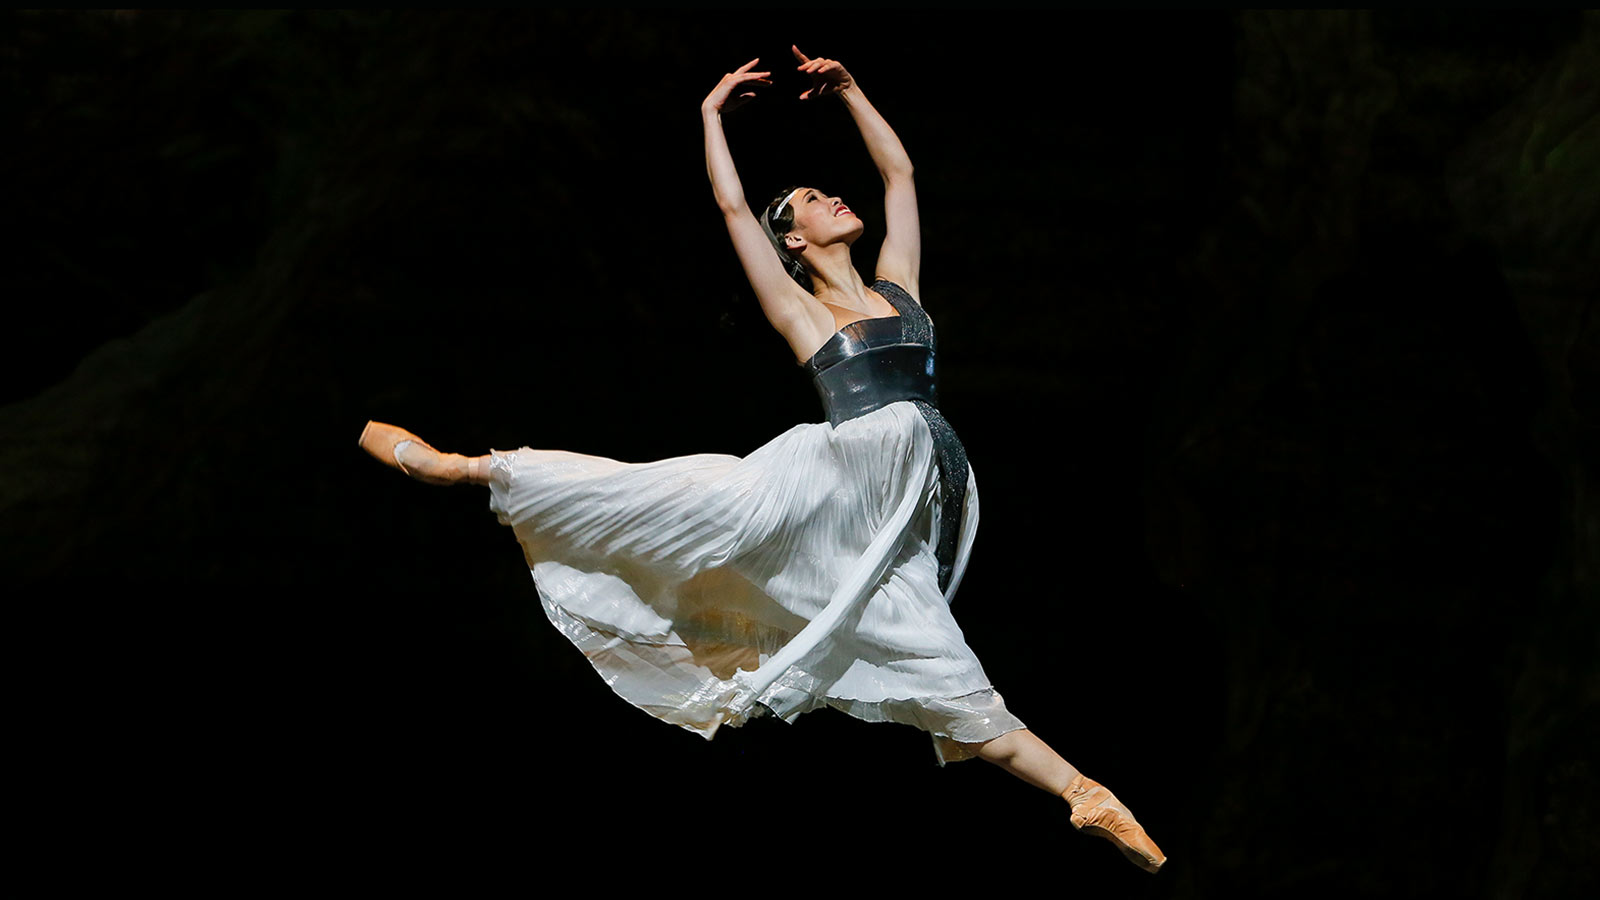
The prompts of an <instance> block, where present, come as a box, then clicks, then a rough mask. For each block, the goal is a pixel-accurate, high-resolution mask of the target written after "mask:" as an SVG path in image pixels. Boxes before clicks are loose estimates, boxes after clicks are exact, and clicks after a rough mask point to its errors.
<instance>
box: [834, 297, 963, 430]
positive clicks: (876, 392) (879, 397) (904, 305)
mask: <svg viewBox="0 0 1600 900" xmlns="http://www.w3.org/2000/svg"><path fill="white" fill-rule="evenodd" d="M872 289H873V290H874V291H877V292H878V294H879V295H881V296H882V297H883V298H884V299H885V300H888V301H889V303H890V304H891V305H892V306H894V308H895V311H896V312H898V313H899V314H900V315H898V316H887V317H884V318H877V319H862V320H860V321H858V322H851V323H850V324H849V325H846V326H845V327H843V328H841V329H839V330H838V331H836V332H834V335H833V337H831V338H829V339H828V342H827V343H826V344H823V345H822V348H821V349H820V350H818V351H817V352H816V353H815V354H813V355H812V357H811V359H809V360H807V361H806V363H805V367H806V370H807V371H809V372H810V373H811V378H812V383H813V384H815V385H816V388H817V394H818V395H819V396H820V397H821V398H822V408H823V411H824V412H826V413H827V414H828V421H829V422H831V423H833V424H834V425H838V424H840V423H842V422H846V421H848V420H850V419H854V418H855V417H857V416H864V415H866V414H867V413H869V412H872V411H873V410H876V409H881V408H883V407H885V406H888V405H889V404H890V403H894V402H896V401H898V400H914V401H921V402H923V403H926V404H928V405H929V406H933V407H937V406H938V404H939V392H938V381H937V378H936V374H935V371H934V349H935V348H934V337H933V320H931V319H929V318H928V314H927V313H926V312H924V311H923V310H922V306H921V305H920V304H918V303H917V301H915V300H913V299H912V298H911V295H910V294H908V293H906V291H905V289H904V288H902V287H900V286H899V285H897V284H895V283H894V282H892V281H884V280H883V279H881V278H880V279H878V280H877V281H875V282H873V283H872Z"/></svg>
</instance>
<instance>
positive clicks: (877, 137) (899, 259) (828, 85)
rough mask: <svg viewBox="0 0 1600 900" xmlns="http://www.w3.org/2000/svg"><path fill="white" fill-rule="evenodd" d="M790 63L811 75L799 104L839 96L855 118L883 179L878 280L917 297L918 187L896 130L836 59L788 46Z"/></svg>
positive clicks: (919, 265)
mask: <svg viewBox="0 0 1600 900" xmlns="http://www.w3.org/2000/svg"><path fill="white" fill-rule="evenodd" d="M790 49H791V50H792V51H794V58H795V59H797V60H799V61H800V65H799V66H797V67H796V68H798V69H799V70H800V71H801V72H805V73H807V74H809V75H810V76H811V79H812V84H811V90H809V91H806V92H805V93H803V94H801V95H800V99H802V100H808V99H811V98H813V97H826V96H830V95H832V96H837V97H838V98H839V99H840V100H841V101H843V102H844V105H845V109H848V110H849V111H850V117H851V118H853V119H855V122H856V128H858V129H860V131H861V139H862V140H863V141H865V142H866V144H867V153H869V154H870V155H871V156H872V162H873V164H874V165H876V166H877V167H878V173H879V174H880V175H882V176H883V214H884V226H885V228H886V230H887V231H888V236H887V237H885V238H884V240H883V249H882V250H880V251H879V252H878V271H877V275H878V277H879V278H887V279H888V280H890V281H892V282H894V283H896V284H898V285H900V286H901V287H903V288H905V289H906V290H907V291H910V292H911V296H912V297H915V298H919V299H918V302H921V300H920V298H921V296H922V295H921V293H920V292H919V290H918V283H917V282H918V278H919V276H920V274H921V271H922V224H921V222H920V221H919V220H918V218H917V188H916V184H915V183H914V182H913V180H912V178H911V157H910V156H907V155H906V148H905V146H904V145H902V144H901V143H900V138H899V137H898V136H896V135H895V133H894V129H893V128H890V127H889V123H888V122H886V121H884V118H883V116H882V115H880V114H879V113H878V111H877V109H875V108H873V106H872V103H871V102H869V101H868V100H867V96H866V94H863V93H862V92H861V86H860V85H859V84H857V83H856V81H855V79H853V78H851V77H850V73H849V72H847V71H845V68H844V66H843V65H842V64H840V62H839V61H838V60H833V59H822V58H817V59H812V58H811V57H808V56H806V55H805V54H804V53H801V52H800V48H799V47H793V46H791V47H790Z"/></svg>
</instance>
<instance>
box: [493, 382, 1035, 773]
mask: <svg viewBox="0 0 1600 900" xmlns="http://www.w3.org/2000/svg"><path fill="white" fill-rule="evenodd" d="M492 458H493V465H492V470H491V473H492V474H491V479H490V490H491V492H492V494H493V497H492V499H491V501H490V508H491V509H492V510H493V511H494V512H495V513H496V514H497V515H498V516H499V519H500V521H501V522H502V523H504V524H507V525H510V526H512V528H513V529H514V530H515V532H516V535H517V540H518V541H519V542H520V543H521V544H522V548H523V552H524V555H525V556H526V558H527V561H528V565H529V567H530V568H531V569H532V570H533V578H534V582H535V584H536V585H537V586H538V591H539V596H540V599H541V601H542V602H543V604H544V609H545V613H546V614H547V615H548V616H549V617H550V621H551V622H552V623H553V624H554V625H555V626H556V628H558V629H560V630H561V632H562V633H563V634H565V635H566V636H567V638H568V639H570V640H571V641H572V643H573V644H575V645H576V646H577V647H578V649H579V650H581V651H582V652H583V653H584V655H585V656H586V657H588V659H589V661H590V662H591V663H592V664H593V665H594V667H595V669H596V670H597V671H599V673H600V674H601V676H602V677H604V678H605V680H606V683H607V684H609V685H611V687H612V689H613V690H615V691H616V692H617V694H618V695H620V696H621V697H623V699H625V700H627V701H629V702H630V703H632V704H634V705H635V706H638V707H639V708H640V709H643V710H645V711H646V712H648V713H650V714H651V715H654V716H656V717H658V718H660V719H662V720H664V721H667V722H671V723H673V724H675V725H679V726H682V727H684V728H687V729H689V730H691V731H695V732H698V733H699V734H701V735H703V736H705V737H707V738H710V737H711V736H712V735H713V734H714V733H715V732H716V730H717V728H718V727H719V726H721V725H740V724H743V723H744V722H745V721H746V720H747V719H749V718H750V717H751V716H754V715H758V714H760V713H761V712H762V710H763V708H765V709H769V710H771V711H772V712H774V713H776V714H777V715H779V716H781V717H782V718H784V719H786V720H788V721H793V720H794V718H795V717H796V716H798V715H800V714H801V713H803V712H806V711H807V710H811V709H815V708H817V707H818V706H823V705H826V706H831V707H834V708H835V709H839V710H842V711H844V712H846V713H849V714H850V715H853V716H856V717H857V718H860V719H865V720H868V721H895V722H904V723H906V724H909V725H914V726H916V727H918V728H921V729H923V730H925V731H928V732H929V733H931V734H932V735H933V737H934V745H935V749H936V750H937V752H938V753H939V757H940V760H941V762H943V761H949V760H955V759H964V758H967V757H968V756H970V753H969V752H967V751H966V750H965V749H964V748H962V747H961V746H960V745H961V744H971V743H979V742H982V741H987V740H990V739H993V738H996V737H999V736H1000V735H1002V734H1005V733H1006V732H1009V731H1015V730H1017V729H1019V728H1022V727H1024V726H1023V724H1022V722H1021V721H1019V720H1018V719H1017V718H1016V717H1015V716H1012V715H1011V714H1010V713H1009V712H1007V711H1006V708H1005V702H1004V701H1003V700H1002V699H1001V697H1000V695H999V693H998V692H996V691H995V690H994V689H993V687H992V686H991V685H990V683H989V680H988V678H987V677H986V676H985V675H984V672H983V667H982V666H981V665H979V663H978V659H977V657H976V656H975V655H973V652H972V650H971V649H969V648H968V647H967V643H966V640H965V638H964V637H963V636H962V634H961V629H960V628H959V627H957V625H956V623H955V620H954V619H953V618H952V617H951V615H950V607H949V602H950V598H951V597H952V596H953V595H954V594H955V590H956V587H957V585H958V584H959V583H960V581H961V575H962V572H963V570H964V569H965V567H966V562H967V556H968V554H969V552H970V550H971V546H972V537H973V533H974V532H975V531H976V529H977V524H978V493H977V486H976V483H975V482H974V480H973V479H972V478H971V475H970V471H969V476H968V484H967V497H966V509H965V510H964V513H963V518H962V525H961V536H960V541H959V549H958V552H957V558H956V562H955V569H954V574H953V576H952V578H951V582H950V587H949V590H948V591H941V590H940V589H939V584H938V562H937V560H936V558H935V549H936V548H937V546H938V533H937V529H938V527H939V526H938V523H939V504H940V486H939V476H938V468H937V461H936V457H935V454H934V447H933V438H932V436H931V434H930V433H929V431H928V427H927V423H926V422H925V421H924V420H923V418H922V416H921V414H920V413H918V411H917V408H916V407H915V406H914V405H912V404H911V403H906V402H901V403H894V404H891V405H889V406H886V407H884V408H882V409H879V410H877V411H875V412H872V413H870V414H868V415H865V416H861V417H859V418H856V419H851V420H850V421H848V422H845V423H843V424H841V425H838V426H833V425H828V424H815V425H797V426H795V427H794V428H791V429H789V430H788V431H787V432H785V433H783V434H782V435H779V436H778V437H777V438H776V439H774V440H773V441H771V442H770V443H768V444H766V445H765V446H763V447H761V448H760V449H758V450H756V451H755V452H754V453H751V454H750V455H749V456H746V457H744V458H743V459H740V458H739V457H736V456H726V455H720V454H700V455H696V456H683V457H678V458H675V459H666V460H661V461H659V462H652V463H640V464H626V463H620V462H617V461H615V460H610V459H603V458H600V457H594V456H584V455H580V454H576V453H568V452H564V451H559V450H529V449H526V448H524V449H521V450H517V451H515V452H510V453H502V452H498V451H496V452H494V453H493V454H492Z"/></svg>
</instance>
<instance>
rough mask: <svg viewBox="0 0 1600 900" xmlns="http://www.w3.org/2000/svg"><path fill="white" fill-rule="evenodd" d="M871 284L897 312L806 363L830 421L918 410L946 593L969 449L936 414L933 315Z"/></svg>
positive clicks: (839, 337)
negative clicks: (934, 478)
mask: <svg viewBox="0 0 1600 900" xmlns="http://www.w3.org/2000/svg"><path fill="white" fill-rule="evenodd" d="M872 289H873V290H875V291H877V292H878V293H879V294H880V295H881V296H882V297H883V299H885V300H888V301H889V303H890V304H891V305H893V306H894V308H895V311H896V312H898V313H900V315H898V316H888V317H885V318H878V319H862V320H861V321H859V322H851V323H850V324H849V325H846V326H845V327H843V328H841V329H839V330H838V331H836V332H834V335H833V337H831V338H829V339H828V342H827V343H826V344H823V345H822V349H820V350H818V351H817V352H816V353H815V354H813V355H812V357H811V359H809V360H807V361H806V363H805V367H806V370H807V371H809V372H810V373H811V378H812V383H813V384H815V385H816V386H817V393H818V394H819V395H820V396H821V397H822V408H823V410H824V411H825V412H827V414H828V421H829V422H831V423H832V424H834V425H839V424H842V423H844V422H848V421H849V420H851V419H854V418H856V417H857V416H864V415H866V414H867V413H870V412H872V411H873V410H877V409H882V408H883V407H885V406H888V405H889V404H891V403H895V402H898V401H900V400H909V401H910V402H912V403H914V404H916V407H917V411H918V412H920V413H922V419H923V421H924V422H927V423H928V431H929V432H930V433H931V434H932V435H933V447H934V453H935V454H936V455H937V457H938V459H939V484H940V490H941V498H942V499H941V503H940V513H939V541H938V548H937V553H938V557H939V587H940V588H942V589H946V590H948V589H949V587H950V581H951V578H952V576H953V575H954V566H955V557H956V547H957V543H958V540H959V538H960V531H961V517H962V512H963V510H964V509H965V506H966V499H967V472H968V468H967V451H966V448H965V447H963V446H961V439H960V438H958V437H956V432H955V429H953V428H951V427H950V423H949V422H946V421H945V418H944V415H943V414H942V413H940V412H939V406H938V404H939V391H938V382H937V380H936V378H935V372H934V349H935V348H934V337H933V320H932V319H930V318H928V314H927V313H926V312H924V311H923V309H922V304H920V303H918V302H917V301H916V300H914V299H912V297H911V295H910V294H908V293H906V290H905V288H902V287H901V286H900V285H898V284H895V283H894V282H892V281H884V280H883V279H882V278H880V279H878V280H877V281H874V282H873V283H872Z"/></svg>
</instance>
